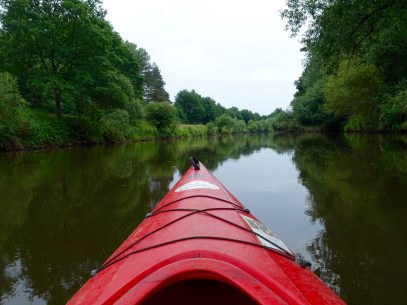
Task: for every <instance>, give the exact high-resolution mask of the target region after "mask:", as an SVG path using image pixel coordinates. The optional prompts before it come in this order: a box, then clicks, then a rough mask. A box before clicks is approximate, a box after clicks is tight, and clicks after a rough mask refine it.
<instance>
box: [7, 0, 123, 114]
mask: <svg viewBox="0 0 407 305" xmlns="http://www.w3.org/2000/svg"><path fill="white" fill-rule="evenodd" d="M0 6H1V9H2V10H3V11H2V13H1V15H0V21H1V23H2V36H3V41H4V42H5V44H6V48H5V49H6V59H5V62H4V66H5V67H6V68H7V70H9V71H12V72H13V73H15V74H16V76H17V78H18V79H19V82H20V84H22V87H23V91H24V93H25V95H26V96H27V97H31V100H33V101H34V100H35V101H42V103H44V101H46V100H48V99H49V100H53V102H54V108H55V114H56V115H57V116H60V115H61V113H62V108H63V105H64V103H69V101H73V100H74V101H75V102H78V103H80V102H81V101H83V100H86V96H88V94H87V92H88V91H89V90H90V89H91V88H92V87H93V86H94V84H95V82H96V83H97V82H98V80H97V78H98V77H100V74H101V73H102V72H103V69H104V67H105V66H106V65H108V66H113V67H114V64H113V63H112V62H110V61H109V59H108V58H107V57H108V55H112V54H109V53H110V52H111V51H112V49H113V50H114V48H112V45H111V41H112V40H114V39H115V38H116V37H117V34H115V33H114V32H113V30H112V28H111V26H110V24H109V23H108V22H106V21H105V20H104V16H105V12H104V10H103V9H102V6H101V1H100V0H88V1H80V0H40V1H35V0H1V1H0ZM110 58H113V56H111V57H110ZM82 94H84V95H85V98H82V97H81V96H82ZM78 99H79V100H78Z"/></svg>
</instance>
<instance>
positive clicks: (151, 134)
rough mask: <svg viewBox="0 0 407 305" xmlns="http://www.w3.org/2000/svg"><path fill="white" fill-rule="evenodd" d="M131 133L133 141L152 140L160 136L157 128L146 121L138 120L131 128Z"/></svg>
mask: <svg viewBox="0 0 407 305" xmlns="http://www.w3.org/2000/svg"><path fill="white" fill-rule="evenodd" d="M129 133H130V135H131V136H130V138H131V139H133V140H152V139H155V138H157V136H158V131H157V128H156V127H155V126H153V125H152V124H151V123H150V122H148V121H145V120H137V121H136V123H135V124H134V125H132V126H131V127H130V131H129Z"/></svg>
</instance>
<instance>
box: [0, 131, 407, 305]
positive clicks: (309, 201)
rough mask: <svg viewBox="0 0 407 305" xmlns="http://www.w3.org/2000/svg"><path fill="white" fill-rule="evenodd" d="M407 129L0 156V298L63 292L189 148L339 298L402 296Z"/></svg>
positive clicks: (156, 193)
mask: <svg viewBox="0 0 407 305" xmlns="http://www.w3.org/2000/svg"><path fill="white" fill-rule="evenodd" d="M406 150H407V139H406V138H405V137H404V138H403V137H379V136H347V137H343V136H320V135H301V136H298V135H297V136H287V135H268V136H249V137H247V136H245V137H226V138H222V139H200V140H194V141H179V142H160V143H154V142H151V143H136V144H131V145H127V146H117V147H109V148H106V147H93V148H78V149H69V150H60V151H53V152H33V153H23V154H18V155H2V156H0V303H2V304H7V305H8V304H25V303H26V304H63V303H64V302H66V301H67V300H68V299H69V297H70V296H71V295H72V294H73V293H74V292H75V291H76V290H77V289H78V288H79V287H80V285H81V284H82V283H84V282H85V281H86V280H87V278H88V272H89V270H91V269H93V268H95V267H96V266H98V265H99V264H100V263H101V262H102V261H103V260H104V259H105V258H106V257H107V256H108V255H109V254H110V253H111V252H112V251H113V250H114V249H115V248H116V247H117V246H118V245H119V244H120V243H121V242H122V241H123V240H124V239H125V238H126V237H127V235H128V234H129V233H130V232H131V231H132V230H133V229H134V227H135V226H136V225H137V224H138V223H139V222H140V221H141V220H142V219H143V217H144V215H145V213H146V212H147V211H148V210H149V209H150V208H151V207H152V206H153V205H154V204H155V203H156V202H157V201H158V200H159V199H160V198H161V197H162V196H163V195H164V194H165V193H166V192H167V191H168V189H169V186H170V185H171V184H173V183H174V179H176V177H179V173H182V172H183V171H185V169H186V168H187V167H188V163H187V162H185V160H186V159H187V157H188V156H190V155H195V156H197V157H198V158H199V159H201V160H202V161H203V162H204V163H205V164H206V166H207V167H208V168H209V169H211V170H214V171H215V175H216V176H217V177H218V178H219V179H220V180H221V181H222V182H223V183H224V184H225V185H226V186H227V187H228V188H229V189H230V190H231V191H232V192H233V193H234V194H235V195H236V196H237V197H238V198H239V199H241V201H242V202H244V203H245V204H246V205H247V206H248V207H249V208H250V209H251V210H252V211H253V213H254V214H256V215H257V216H258V217H259V218H260V219H261V220H263V221H264V222H265V223H266V224H267V225H269V226H270V227H271V228H272V229H273V230H274V231H276V232H277V233H279V235H281V237H282V238H283V239H284V240H285V241H286V243H287V244H288V245H289V246H290V247H291V248H292V249H293V250H294V251H299V252H303V253H304V254H305V255H306V256H308V257H309V258H311V259H312V260H313V263H314V267H315V271H316V272H317V273H318V274H319V275H320V276H321V277H322V278H323V279H324V281H326V282H327V283H328V284H329V285H331V287H333V288H335V289H336V290H337V291H338V293H340V294H341V296H342V297H343V298H344V299H345V300H346V301H347V302H348V303H349V304H389V303H396V304H401V303H403V302H404V300H405V298H406V297H407V295H406V292H405V289H404V280H403V277H402V276H403V275H404V274H405V273H406V271H407V270H406V267H405V265H404V263H403V260H402V259H403V257H404V253H405V251H406V250H407V249H406V241H407V229H406V227H405V226H404V224H403V220H404V219H405V217H406V216H407V207H406V205H405V195H406V189H407V154H406Z"/></svg>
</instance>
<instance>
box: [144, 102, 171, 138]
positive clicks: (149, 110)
mask: <svg viewBox="0 0 407 305" xmlns="http://www.w3.org/2000/svg"><path fill="white" fill-rule="evenodd" d="M145 112H146V119H147V120H148V121H150V122H151V123H152V124H154V126H155V127H156V128H157V130H158V132H159V133H160V134H161V135H164V136H169V135H171V134H172V132H173V131H174V128H175V123H176V119H177V117H176V109H175V107H174V106H172V105H171V104H170V103H167V102H161V103H160V102H152V103H149V104H147V106H146V108H145Z"/></svg>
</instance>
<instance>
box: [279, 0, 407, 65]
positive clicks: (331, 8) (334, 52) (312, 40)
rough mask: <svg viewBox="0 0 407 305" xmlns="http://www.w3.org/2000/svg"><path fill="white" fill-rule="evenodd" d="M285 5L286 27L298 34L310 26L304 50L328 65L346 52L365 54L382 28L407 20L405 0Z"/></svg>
mask: <svg viewBox="0 0 407 305" xmlns="http://www.w3.org/2000/svg"><path fill="white" fill-rule="evenodd" d="M286 6H287V8H286V9H284V10H283V11H282V13H281V15H282V17H283V18H285V19H286V20H287V28H288V29H289V30H290V31H291V33H292V35H293V36H295V35H297V34H298V33H299V32H300V30H301V28H302V27H304V26H307V27H308V29H307V30H306V31H305V33H304V35H303V39H302V42H303V44H304V47H305V50H306V51H308V52H311V53H313V54H316V55H318V56H319V57H321V58H322V59H323V60H324V64H326V65H332V64H333V63H337V62H339V60H340V58H341V57H343V56H344V55H345V56H347V55H361V54H362V55H363V54H365V52H366V49H367V48H369V47H370V46H371V45H372V44H373V43H374V42H375V41H376V39H377V37H378V36H379V35H380V34H381V33H382V32H383V31H385V30H386V29H388V28H391V27H393V26H394V24H397V23H400V24H405V23H406V22H407V2H406V1H396V0H377V1H362V0H356V1H338V0H313V1H308V0H286ZM334 66H335V65H334Z"/></svg>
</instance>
